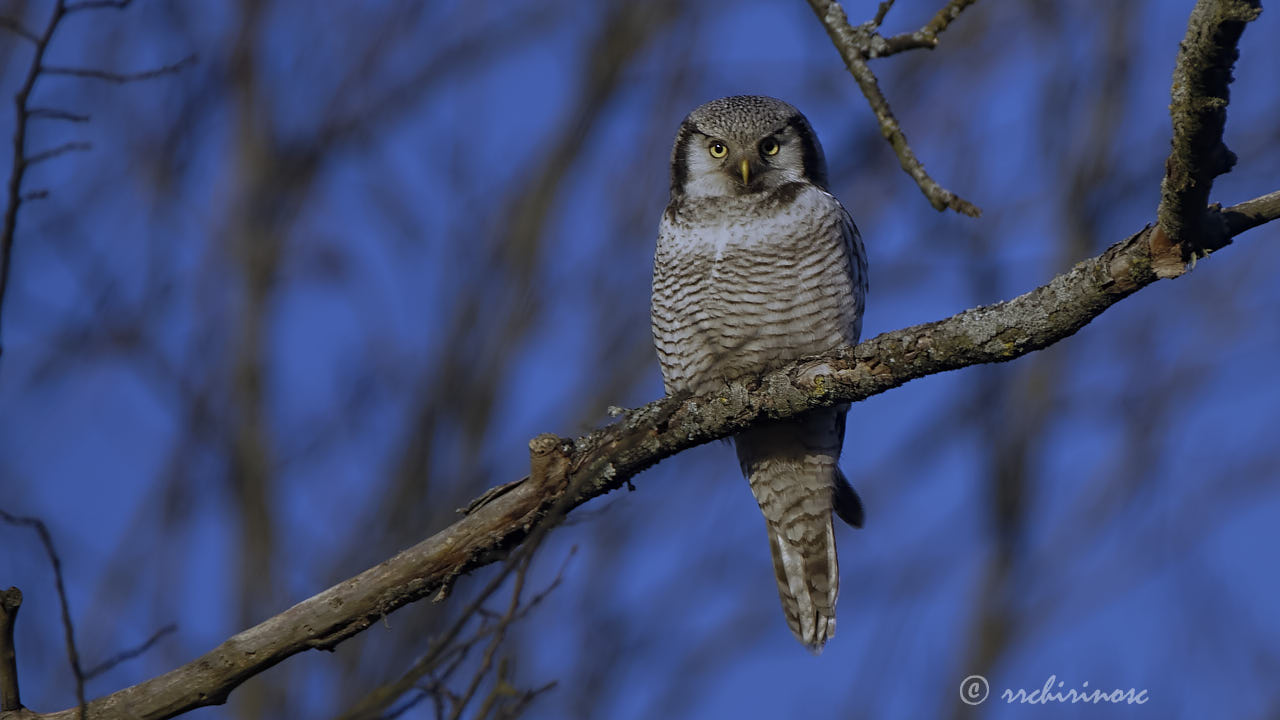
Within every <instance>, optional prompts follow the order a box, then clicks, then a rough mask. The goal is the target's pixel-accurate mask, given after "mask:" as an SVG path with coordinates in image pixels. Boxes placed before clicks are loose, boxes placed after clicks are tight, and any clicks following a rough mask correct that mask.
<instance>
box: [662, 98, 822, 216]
mask: <svg viewBox="0 0 1280 720" xmlns="http://www.w3.org/2000/svg"><path fill="white" fill-rule="evenodd" d="M796 182H803V183H810V184H813V185H817V186H819V187H822V188H824V189H825V188H826V184H827V169H826V161H825V160H824V158H823V156H822V146H821V145H819V144H818V139H817V137H816V136H815V135H814V133H813V129H812V128H811V127H810V126H809V121H808V120H806V119H805V117H804V115H801V114H800V111H799V110H796V109H795V108H794V107H792V106H790V105H788V104H787V103H785V102H782V101H781V100H776V99H774V98H770V97H762V96H758V95H738V96H734V97H727V98H721V99H719V100H712V101H711V102H709V103H706V104H704V105H701V106H699V107H698V108H697V109H695V110H694V111H693V112H691V113H689V116H688V117H686V118H685V120H684V122H683V123H681V125H680V130H679V132H677V134H676V143H675V147H674V149H673V150H672V153H671V195H672V197H673V198H676V197H733V196H738V195H748V194H752V193H760V192H768V191H769V190H773V189H776V188H779V187H782V186H784V185H787V184H790V183H796Z"/></svg>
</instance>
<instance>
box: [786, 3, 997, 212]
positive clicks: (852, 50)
mask: <svg viewBox="0 0 1280 720" xmlns="http://www.w3.org/2000/svg"><path fill="white" fill-rule="evenodd" d="M975 1H976V0H951V1H950V2H948V3H947V4H946V5H945V6H944V7H943V8H942V9H941V10H939V11H938V13H937V15H935V16H934V18H933V20H931V21H929V23H928V24H927V25H925V26H924V27H923V28H921V29H920V30H917V31H916V32H914V33H904V34H902V35H895V36H893V37H891V38H886V37H884V36H883V35H881V34H880V33H879V32H878V28H879V26H880V23H881V22H882V21H883V20H884V16H885V15H886V14H887V13H888V12H889V9H890V8H891V7H893V2H892V1H891V0H887V1H886V2H883V3H881V4H880V6H879V9H877V11H876V16H875V18H874V19H873V20H872V21H871V22H869V23H864V24H862V25H859V26H857V27H854V26H852V25H850V24H849V17H848V16H847V15H845V12H844V8H842V7H841V6H840V3H839V2H836V0H809V6H810V7H812V8H813V12H814V13H815V14H816V15H817V16H818V19H819V20H821V21H822V25H823V27H825V28H826V29H827V36H828V37H830V38H831V43H832V44H833V45H835V47H836V50H838V51H839V52H840V57H841V59H843V60H844V64H845V67H847V68H848V69H849V74H850V75H853V79H854V80H855V81H856V82H857V83H858V88H859V89H861V90H862V94H863V96H864V97H866V98H867V102H868V103H869V104H870V105H871V111H872V112H874V113H875V114H876V120H877V121H879V123H880V134H881V135H883V136H884V139H885V140H888V141H889V144H890V145H891V146H892V147H893V151H894V152H895V153H896V154H897V155H898V162H899V163H900V164H901V165H902V169H903V170H905V171H906V173H907V174H908V175H910V176H911V178H912V179H913V180H915V181H916V185H917V186H919V187H920V192H922V193H924V196H925V197H926V198H928V200H929V204H930V205H932V206H933V208H934V209H935V210H945V209H947V208H951V209H952V210H955V211H956V212H958V213H962V214H964V215H968V216H969V217H978V216H979V215H981V214H982V210H980V209H979V208H978V207H977V206H976V205H974V204H973V203H971V202H969V201H968V200H965V199H964V198H961V197H960V196H959V195H956V194H955V193H953V192H951V191H950V190H948V189H946V188H944V187H942V186H941V185H939V184H938V182H937V181H936V180H934V179H933V178H932V177H930V176H929V173H928V172H926V171H925V169H924V165H922V164H921V163H920V160H918V159H917V158H916V155H915V152H913V151H912V150H911V145H910V144H909V143H908V142H907V136H906V134H905V133H903V132H902V127H901V126H900V125H899V124H898V119H897V118H896V117H894V115H893V109H892V108H891V107H889V101H888V100H887V99H886V98H885V96H884V93H883V92H881V90H880V83H879V81H878V80H877V79H876V76H875V73H873V72H871V66H870V65H868V64H867V60H868V59H870V58H876V57H885V56H888V55H893V54H894V53H898V52H902V51H903V50H911V49H914V48H933V47H935V46H937V44H938V34H939V33H941V32H942V31H943V30H945V29H946V28H947V26H948V25H950V24H951V21H952V20H954V19H955V18H956V17H957V16H958V15H959V14H960V12H961V11H962V10H964V9H965V8H966V7H968V6H970V5H972V4H973V3H974V2H975Z"/></svg>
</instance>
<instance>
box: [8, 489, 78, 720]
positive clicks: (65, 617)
mask: <svg viewBox="0 0 1280 720" xmlns="http://www.w3.org/2000/svg"><path fill="white" fill-rule="evenodd" d="M0 520H3V521H4V522H6V523H9V524H10V525H16V526H20V527H29V528H33V529H34V530H35V531H36V535H39V536H40V543H41V544H42V545H44V551H45V553H46V554H47V555H48V556H49V564H50V565H51V566H53V581H54V585H55V586H56V587H57V589H58V604H59V605H60V606H61V607H62V630H63V635H64V637H65V639H66V644H67V659H68V661H69V662H70V663H71V673H72V674H73V675H75V678H76V708H77V709H78V711H79V712H78V715H79V717H80V720H85V716H86V712H87V710H88V705H87V704H86V703H85V698H84V680H85V675H84V671H83V670H81V668H80V652H79V651H78V650H76V630H75V627H74V626H73V625H72V624H71V606H70V604H69V603H68V602H67V588H66V585H65V584H64V583H63V582H62V558H60V557H59V556H58V551H57V550H56V549H55V548H54V547H53V536H51V535H50V534H49V528H48V527H46V526H45V524H44V522H43V521H42V520H40V519H39V518H33V517H23V516H21V515H12V514H10V513H9V512H8V511H5V510H0Z"/></svg>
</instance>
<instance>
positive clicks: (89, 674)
mask: <svg viewBox="0 0 1280 720" xmlns="http://www.w3.org/2000/svg"><path fill="white" fill-rule="evenodd" d="M177 630H178V626H177V625H174V624H172V623H170V624H169V625H165V626H164V627H162V628H160V629H159V630H157V631H155V633H153V634H152V635H151V637H149V638H147V639H146V640H145V641H144V642H143V643H142V644H140V645H138V646H137V647H132V648H129V649H127V650H121V651H120V652H118V653H116V654H115V655H112V656H111V657H109V658H107V659H106V660H103V661H102V662H100V663H98V664H97V665H94V666H93V667H91V668H89V669H88V670H85V671H84V679H85V680H92V679H94V678H95V677H97V676H99V675H101V674H102V673H104V672H106V671H108V670H110V669H112V668H114V667H116V666H117V665H119V664H121V663H123V662H128V661H129V660H132V659H134V658H136V657H139V656H141V655H142V654H143V653H145V652H146V651H148V650H150V649H151V648H152V646H154V645H155V644H156V643H158V642H160V640H162V639H163V638H164V636H166V635H169V634H171V633H174V632H177Z"/></svg>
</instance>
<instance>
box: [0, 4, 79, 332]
mask: <svg viewBox="0 0 1280 720" xmlns="http://www.w3.org/2000/svg"><path fill="white" fill-rule="evenodd" d="M66 11H67V10H66V5H65V0H58V2H57V3H56V4H55V5H54V6H53V13H52V14H51V15H50V16H49V23H48V24H47V25H45V29H44V33H43V34H42V35H41V36H40V37H38V38H36V40H35V44H36V50H35V54H34V55H33V56H32V58H31V65H30V66H29V67H28V68H27V76H26V78H25V79H24V80H23V81H22V87H20V88H19V89H18V94H17V95H16V96H15V97H14V104H15V105H16V106H17V117H16V121H15V123H14V129H13V166H12V168H11V169H10V171H9V203H8V205H7V207H6V208H5V211H4V229H3V230H2V231H0V327H2V326H3V321H4V297H5V290H6V289H7V288H8V287H9V267H10V266H11V265H12V264H13V263H12V257H13V238H14V233H15V232H16V230H17V227H18V208H20V207H22V199H23V198H22V179H23V177H25V176H26V173H27V162H26V158H25V156H26V154H27V119H28V115H27V101H28V100H29V99H30V98H31V90H32V88H34V87H35V84H36V79H37V78H38V77H40V64H41V63H42V62H43V61H44V53H45V51H46V50H48V49H49V41H50V40H52V39H53V34H54V32H56V31H57V29H58V23H60V22H61V21H62V18H63V16H64V15H65V14H66ZM3 353H4V345H3V335H0V355H2V354H3Z"/></svg>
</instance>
